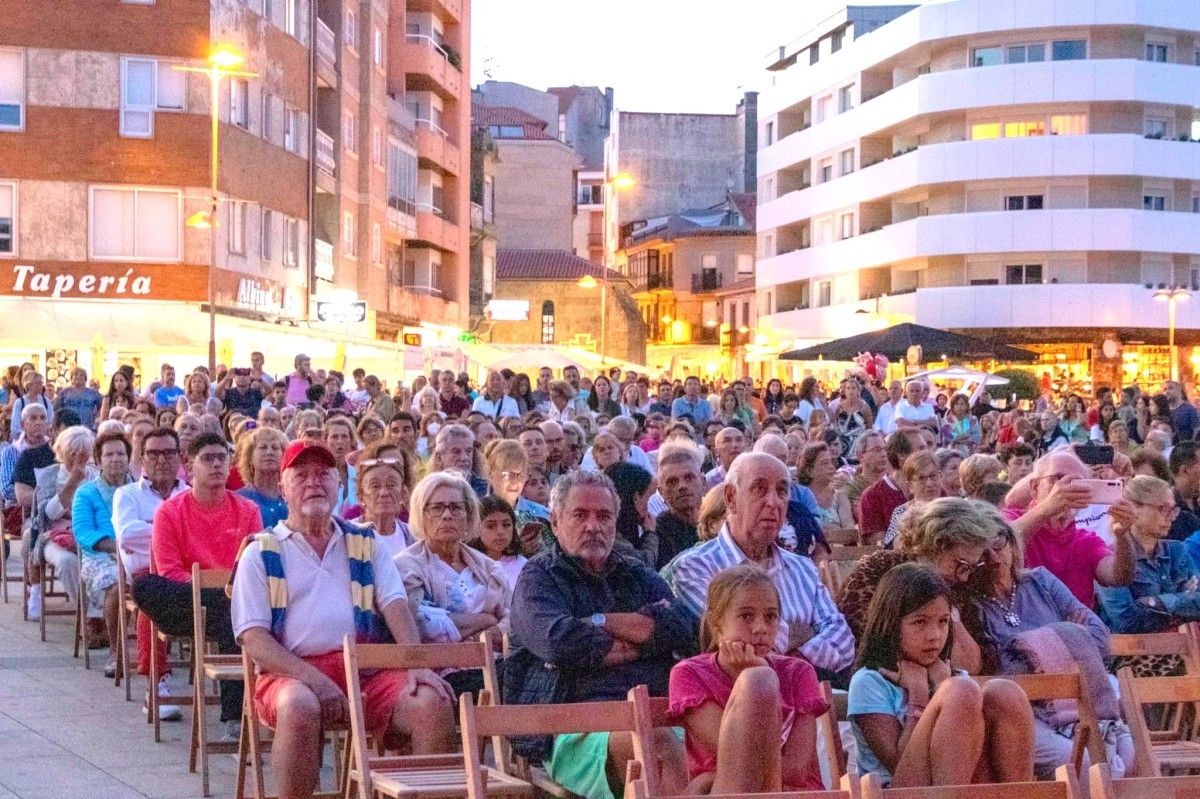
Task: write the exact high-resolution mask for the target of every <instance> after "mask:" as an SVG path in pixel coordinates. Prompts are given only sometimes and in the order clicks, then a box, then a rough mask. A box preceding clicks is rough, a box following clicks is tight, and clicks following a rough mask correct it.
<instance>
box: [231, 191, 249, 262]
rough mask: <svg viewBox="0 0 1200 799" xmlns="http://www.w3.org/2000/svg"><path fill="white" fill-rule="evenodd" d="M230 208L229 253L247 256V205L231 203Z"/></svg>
mask: <svg viewBox="0 0 1200 799" xmlns="http://www.w3.org/2000/svg"><path fill="white" fill-rule="evenodd" d="M228 206H229V251H230V252H231V253H236V254H238V255H245V254H246V203H244V202H236V201H233V202H230V203H228Z"/></svg>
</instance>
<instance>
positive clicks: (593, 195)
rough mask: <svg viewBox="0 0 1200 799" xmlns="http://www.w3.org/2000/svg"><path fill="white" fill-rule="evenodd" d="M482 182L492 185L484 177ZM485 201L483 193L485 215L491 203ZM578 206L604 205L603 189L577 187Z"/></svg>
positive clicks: (597, 186)
mask: <svg viewBox="0 0 1200 799" xmlns="http://www.w3.org/2000/svg"><path fill="white" fill-rule="evenodd" d="M484 181H485V185H486V186H491V185H492V179H491V178H486V177H485V178H484ZM487 199H488V198H487V195H486V193H485V194H484V201H485V202H484V206H485V207H484V212H485V214H486V212H487V209H488V208H489V207H490V206H491V203H490V202H488V201H487ZM579 204H580V205H603V204H604V187H603V186H602V185H599V184H590V185H589V184H586V183H585V184H584V185H582V186H580V187H579Z"/></svg>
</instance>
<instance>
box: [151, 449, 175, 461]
mask: <svg viewBox="0 0 1200 799" xmlns="http://www.w3.org/2000/svg"><path fill="white" fill-rule="evenodd" d="M178 454H179V450H177V449H144V450H142V459H143V460H154V459H156V458H170V457H171V456H173V455H178Z"/></svg>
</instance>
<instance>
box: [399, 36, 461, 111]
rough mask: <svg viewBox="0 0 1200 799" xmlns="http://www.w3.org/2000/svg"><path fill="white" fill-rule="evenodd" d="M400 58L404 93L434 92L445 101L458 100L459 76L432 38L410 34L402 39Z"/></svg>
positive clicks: (448, 52) (455, 68)
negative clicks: (404, 79)
mask: <svg viewBox="0 0 1200 799" xmlns="http://www.w3.org/2000/svg"><path fill="white" fill-rule="evenodd" d="M401 57H402V58H403V61H402V62H401V63H403V64H404V71H405V73H407V75H408V81H407V84H406V86H407V88H408V89H410V90H414V91H423V92H434V93H436V94H438V95H440V96H441V97H443V98H445V99H448V100H457V99H458V98H459V96H460V95H461V93H462V73H461V72H460V71H459V70H458V68H457V67H455V66H453V65H452V64H451V63H450V51H448V50H447V49H446V48H445V47H443V46H442V45H440V44H438V43H437V42H436V41H434V40H433V38H432V37H429V36H426V35H424V34H417V33H410V34H409V35H408V36H406V37H405V40H404V50H403V53H402V56H401Z"/></svg>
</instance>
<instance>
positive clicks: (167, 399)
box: [154, 386, 183, 408]
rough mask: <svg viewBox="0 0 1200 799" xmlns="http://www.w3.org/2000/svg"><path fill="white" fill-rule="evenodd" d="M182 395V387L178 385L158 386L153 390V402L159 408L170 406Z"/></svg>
mask: <svg viewBox="0 0 1200 799" xmlns="http://www.w3.org/2000/svg"><path fill="white" fill-rule="evenodd" d="M182 396H183V389H182V388H180V387H179V386H159V388H158V389H157V390H156V391H155V392H154V404H155V405H157V406H158V407H160V408H170V407H172V406H174V405H175V400H177V399H179V398H180V397H182Z"/></svg>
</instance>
